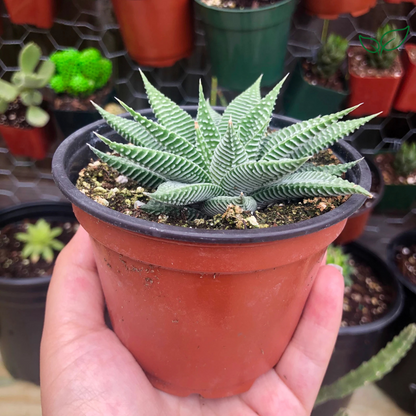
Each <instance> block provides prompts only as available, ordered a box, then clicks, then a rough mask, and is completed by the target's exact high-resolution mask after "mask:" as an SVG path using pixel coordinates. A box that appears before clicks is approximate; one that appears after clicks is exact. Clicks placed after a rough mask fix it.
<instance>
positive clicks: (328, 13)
mask: <svg viewBox="0 0 416 416" xmlns="http://www.w3.org/2000/svg"><path fill="white" fill-rule="evenodd" d="M303 4H304V7H305V9H306V11H307V12H308V13H309V14H311V15H314V16H318V17H320V18H321V19H337V18H338V17H339V15H340V14H347V13H350V14H351V15H352V16H354V17H357V16H361V15H363V14H365V13H368V12H369V11H370V9H371V8H372V7H374V6H375V5H376V4H377V0H337V1H333V0H304V2H303Z"/></svg>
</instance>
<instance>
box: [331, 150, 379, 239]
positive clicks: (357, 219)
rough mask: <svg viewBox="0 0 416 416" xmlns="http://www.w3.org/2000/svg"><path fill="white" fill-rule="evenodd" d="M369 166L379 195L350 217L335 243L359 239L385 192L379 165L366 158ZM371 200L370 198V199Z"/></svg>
mask: <svg viewBox="0 0 416 416" xmlns="http://www.w3.org/2000/svg"><path fill="white" fill-rule="evenodd" d="M365 160H366V162H367V165H368V167H369V168H370V171H371V176H372V180H373V181H374V179H375V178H376V181H377V183H378V184H379V192H378V194H377V196H376V197H375V198H374V199H372V200H371V205H369V206H366V204H364V205H363V206H362V207H361V208H360V209H359V210H358V211H357V212H356V213H355V214H353V215H351V217H349V218H348V220H347V223H346V224H345V227H344V229H343V230H342V233H341V234H340V235H339V236H338V238H337V239H336V240H335V241H334V243H335V244H347V243H350V242H351V241H355V240H357V239H358V238H359V237H360V236H361V234H362V233H363V232H364V229H365V226H366V225H367V222H368V219H369V218H370V215H371V214H372V213H373V211H374V208H375V207H376V206H377V205H378V203H379V202H380V201H381V200H382V198H383V194H384V180H383V175H382V174H381V171H380V169H379V168H378V166H377V165H376V164H375V163H374V162H373V161H372V160H371V159H369V158H366V159H365ZM369 201H370V200H369Z"/></svg>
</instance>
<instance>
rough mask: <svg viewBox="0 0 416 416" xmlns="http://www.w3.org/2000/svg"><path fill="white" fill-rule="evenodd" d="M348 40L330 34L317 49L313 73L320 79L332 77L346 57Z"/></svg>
mask: <svg viewBox="0 0 416 416" xmlns="http://www.w3.org/2000/svg"><path fill="white" fill-rule="evenodd" d="M347 49H348V40H347V39H345V38H343V37H342V36H339V35H335V34H334V33H331V34H330V35H329V37H328V39H327V41H326V42H325V43H324V44H323V45H322V47H321V49H319V52H318V56H317V60H316V64H315V66H314V68H313V71H314V72H315V73H316V74H317V75H319V76H320V77H321V78H324V79H327V78H330V77H332V76H333V75H334V74H335V73H336V72H337V71H338V70H339V68H340V66H341V64H342V62H343V61H344V60H345V58H346V56H347Z"/></svg>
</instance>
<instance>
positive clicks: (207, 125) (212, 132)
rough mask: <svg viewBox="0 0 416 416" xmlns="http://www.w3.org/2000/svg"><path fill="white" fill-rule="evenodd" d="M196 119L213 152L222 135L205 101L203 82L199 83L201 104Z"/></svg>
mask: <svg viewBox="0 0 416 416" xmlns="http://www.w3.org/2000/svg"><path fill="white" fill-rule="evenodd" d="M196 119H197V121H198V125H199V128H200V129H201V133H202V136H203V137H204V139H205V142H206V143H207V145H208V147H209V148H210V150H211V151H212V152H213V151H214V150H215V148H216V147H217V146H218V143H219V142H220V133H219V132H218V128H217V126H216V124H215V123H214V121H213V119H212V117H211V114H210V111H209V108H208V106H207V102H206V101H205V97H204V91H203V90H202V84H201V81H199V104H198V115H197V118H196Z"/></svg>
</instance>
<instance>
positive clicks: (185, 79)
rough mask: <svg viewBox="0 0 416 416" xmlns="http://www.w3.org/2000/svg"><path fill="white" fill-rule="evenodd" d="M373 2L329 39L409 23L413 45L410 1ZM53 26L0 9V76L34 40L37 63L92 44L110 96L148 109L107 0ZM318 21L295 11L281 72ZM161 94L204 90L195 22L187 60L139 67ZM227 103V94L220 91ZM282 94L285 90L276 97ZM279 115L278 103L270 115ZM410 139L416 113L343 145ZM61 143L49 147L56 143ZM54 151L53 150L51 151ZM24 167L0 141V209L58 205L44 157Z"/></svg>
mask: <svg viewBox="0 0 416 416" xmlns="http://www.w3.org/2000/svg"><path fill="white" fill-rule="evenodd" d="M379 1H380V3H379V4H378V5H377V6H376V7H375V8H374V9H372V10H371V11H370V12H369V13H368V14H366V15H364V16H361V17H358V18H354V17H352V16H349V15H346V16H341V17H340V18H339V19H337V20H333V21H330V23H329V33H331V32H335V33H337V34H340V35H343V36H345V37H347V39H348V40H350V42H351V44H353V45H354V44H358V35H359V34H367V35H371V34H372V33H374V32H375V30H376V29H377V27H378V26H380V25H381V24H383V23H387V22H388V21H391V22H393V23H395V24H396V26H398V27H405V26H407V25H410V27H411V35H410V40H409V41H410V42H413V43H416V7H415V6H414V5H413V4H410V3H402V4H399V5H394V4H385V3H383V2H381V0H379ZM57 9H58V12H57V15H56V18H55V23H54V25H53V27H52V28H51V29H50V30H45V29H38V28H36V27H33V26H28V25H23V26H20V25H14V24H11V23H10V21H9V19H8V15H7V13H6V11H5V8H4V5H2V13H1V16H2V23H3V35H2V37H1V39H0V68H1V69H0V77H2V78H4V79H7V80H8V79H9V78H10V76H11V71H13V70H15V69H16V68H15V66H16V63H17V62H16V61H17V55H18V52H19V50H20V48H21V47H22V46H23V45H24V44H25V43H27V42H29V41H34V42H36V43H37V44H39V45H40V47H41V48H42V53H43V55H44V58H45V59H46V57H47V56H48V55H50V54H51V53H52V52H53V51H55V50H59V49H64V48H67V47H75V48H79V49H83V48H85V47H89V46H94V47H97V48H98V49H100V50H101V51H102V53H103V54H104V55H105V56H106V57H107V58H109V59H111V60H112V62H113V67H114V80H115V88H116V92H117V96H118V97H120V98H121V99H122V100H124V101H125V102H126V103H127V104H129V105H130V106H132V107H134V108H144V107H147V106H148V103H147V100H146V97H145V94H144V89H143V84H142V82H141V78H140V74H139V72H138V70H139V66H138V65H137V64H136V63H135V62H134V61H133V60H132V59H131V58H130V57H129V55H128V54H127V52H126V50H125V49H124V45H123V41H122V39H121V36H120V33H119V30H118V25H117V22H116V20H115V18H114V15H113V12H112V5H111V1H110V0H65V1H64V0H60V1H59V5H58V7H57ZM322 29H323V20H321V19H318V18H315V17H311V16H309V15H307V14H306V13H305V12H304V10H303V8H302V5H299V6H298V8H297V11H296V13H295V16H294V18H293V22H292V28H291V33H290V39H289V44H288V50H287V55H286V68H287V71H290V70H291V68H293V65H294V63H295V60H296V58H297V57H304V56H313V54H314V53H316V51H317V50H318V48H319V46H320V44H321V41H320V38H321V33H322ZM142 69H143V71H144V72H145V73H146V75H147V76H148V77H149V79H150V81H151V82H152V83H153V84H155V85H156V86H157V87H158V88H159V90H160V91H162V92H163V93H164V94H166V95H167V96H169V97H170V98H171V99H173V100H174V101H175V102H177V103H179V104H195V103H197V101H198V98H197V97H198V79H199V78H201V79H202V82H203V86H204V89H205V91H208V90H209V88H210V85H211V73H210V64H209V59H208V57H207V52H206V49H205V42H204V34H203V30H202V29H201V25H200V24H199V21H197V24H196V39H195V49H194V52H193V54H192V56H191V57H190V58H188V59H184V60H182V61H180V62H177V63H176V64H175V65H174V66H172V67H170V68H142ZM223 93H224V95H225V97H226V99H227V100H228V101H229V100H230V99H231V98H232V97H233V93H231V92H229V91H223ZM283 93H284V92H283ZM279 109H280V104H279V105H278V107H277V110H279ZM415 138H416V115H415V114H413V113H409V114H405V113H397V112H393V113H392V114H391V115H389V116H388V117H386V118H384V119H375V120H373V121H372V122H371V123H369V124H368V125H366V126H364V127H363V128H362V129H360V130H359V131H357V132H356V133H355V134H353V135H352V136H351V137H349V138H348V140H351V141H352V143H353V144H354V146H356V147H357V148H358V149H359V150H361V151H362V153H364V154H371V153H374V152H377V151H379V150H381V149H385V148H393V149H397V148H398V147H399V146H400V144H401V143H402V142H403V141H405V140H413V139H415ZM62 139H63V138H60V139H59V140H58V141H57V143H56V145H57V144H59V142H60V140H62ZM56 145H55V146H56ZM53 150H54V149H52V151H51V153H50V154H49V156H48V157H47V158H46V159H45V160H42V161H36V162H34V161H31V160H29V159H28V158H24V157H14V156H13V155H11V154H10V153H9V152H8V149H7V147H6V146H5V144H4V142H3V141H2V139H1V138H0V208H2V207H5V206H8V205H13V204H16V203H19V202H28V201H35V200H60V199H63V196H62V195H61V193H60V192H59V190H58V189H57V188H56V187H55V186H54V184H53V179H52V175H51V169H50V167H51V157H52V154H53Z"/></svg>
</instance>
